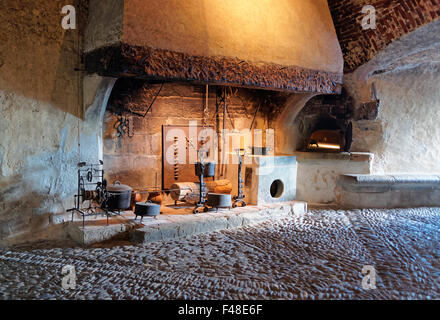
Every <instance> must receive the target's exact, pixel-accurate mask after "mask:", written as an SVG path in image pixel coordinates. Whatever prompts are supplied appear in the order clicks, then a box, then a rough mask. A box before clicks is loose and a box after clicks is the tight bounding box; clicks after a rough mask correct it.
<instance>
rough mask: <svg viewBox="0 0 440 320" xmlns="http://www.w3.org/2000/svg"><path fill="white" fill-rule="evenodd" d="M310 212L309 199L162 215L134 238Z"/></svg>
mask: <svg viewBox="0 0 440 320" xmlns="http://www.w3.org/2000/svg"><path fill="white" fill-rule="evenodd" d="M306 212H307V203H306V202H301V201H290V202H283V203H276V204H267V205H262V206H258V207H256V206H248V207H244V208H235V209H232V210H224V211H223V210H219V211H218V212H215V211H214V212H207V213H200V214H197V215H174V216H163V217H162V216H161V218H162V219H161V220H156V221H154V220H150V223H149V224H147V225H146V226H145V227H143V228H139V229H136V230H133V231H132V232H131V235H130V240H131V241H133V242H135V243H149V242H155V241H162V240H167V239H175V238H181V237H187V236H192V235H197V234H202V233H208V232H214V231H220V230H225V229H232V228H238V227H244V226H249V225H254V224H258V223H262V222H264V221H268V220H274V219H283V218H287V217H290V216H292V215H295V214H304V213H306Z"/></svg>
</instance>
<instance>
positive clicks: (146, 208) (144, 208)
mask: <svg viewBox="0 0 440 320" xmlns="http://www.w3.org/2000/svg"><path fill="white" fill-rule="evenodd" d="M134 214H135V215H136V218H135V219H137V217H138V216H140V217H141V221H142V218H143V217H145V216H147V217H155V216H158V215H159V214H160V205H159V204H155V203H151V202H136V206H135V207H134Z"/></svg>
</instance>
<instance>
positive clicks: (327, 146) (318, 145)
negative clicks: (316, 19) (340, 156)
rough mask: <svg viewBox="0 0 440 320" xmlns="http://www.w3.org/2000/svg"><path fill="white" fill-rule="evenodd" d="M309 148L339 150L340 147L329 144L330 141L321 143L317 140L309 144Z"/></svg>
mask: <svg viewBox="0 0 440 320" xmlns="http://www.w3.org/2000/svg"><path fill="white" fill-rule="evenodd" d="M309 148H311V149H333V150H340V149H341V147H340V146H339V145H337V144H330V143H321V142H318V143H316V144H311V145H310V146H309Z"/></svg>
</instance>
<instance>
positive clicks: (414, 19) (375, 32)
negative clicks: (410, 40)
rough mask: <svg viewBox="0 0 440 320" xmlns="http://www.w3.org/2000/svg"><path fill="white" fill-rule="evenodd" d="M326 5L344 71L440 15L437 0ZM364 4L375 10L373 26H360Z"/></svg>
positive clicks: (333, 1) (333, 0)
mask: <svg viewBox="0 0 440 320" xmlns="http://www.w3.org/2000/svg"><path fill="white" fill-rule="evenodd" d="M328 4H329V7H330V11H331V14H332V17H333V21H334V24H335V28H336V33H337V35H338V39H339V42H340V44H341V49H342V52H343V55H344V61H345V63H344V65H345V66H344V69H345V72H352V71H354V70H356V69H357V68H358V67H359V66H361V65H363V64H365V63H367V62H368V61H370V60H371V59H372V58H374V57H375V56H376V55H377V54H378V53H379V52H381V51H382V50H383V49H385V48H386V47H387V46H388V45H389V44H391V43H392V42H394V41H396V40H397V39H400V38H401V37H402V36H404V35H406V34H408V33H411V32H412V31H414V30H416V29H418V28H420V27H422V26H424V25H427V24H429V23H430V22H433V21H435V20H438V19H439V18H440V0H328ZM365 5H372V6H374V7H375V9H376V16H377V21H376V24H377V28H376V29H370V30H363V29H362V26H361V22H362V19H363V17H364V16H365V15H364V14H363V13H362V8H363V7H364V6H365Z"/></svg>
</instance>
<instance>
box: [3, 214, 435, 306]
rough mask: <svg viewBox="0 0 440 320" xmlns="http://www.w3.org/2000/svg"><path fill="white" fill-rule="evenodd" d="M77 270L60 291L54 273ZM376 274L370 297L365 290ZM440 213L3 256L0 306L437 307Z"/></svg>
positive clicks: (309, 218) (328, 219)
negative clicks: (263, 303) (342, 303)
mask: <svg viewBox="0 0 440 320" xmlns="http://www.w3.org/2000/svg"><path fill="white" fill-rule="evenodd" d="M66 264H70V265H73V266H75V269H76V275H77V280H76V289H69V290H66V289H63V288H62V286H61V282H62V277H63V274H62V273H61V269H62V267H63V266H64V265H66ZM365 265H371V266H374V267H375V269H376V271H377V279H376V287H377V288H376V289H372V290H364V289H363V288H362V277H363V274H362V268H363V267H364V266H365ZM439 283H440V208H418V209H396V210H349V211H335V210H313V211H310V212H308V213H307V214H303V215H297V216H295V217H292V218H289V219H284V220H278V221H276V222H266V223H264V224H261V225H258V226H253V227H246V228H240V229H235V230H226V231H222V232H215V233H211V234H205V235H199V236H194V237H190V238H185V239H179V240H170V241H166V242H157V243H152V244H148V245H142V246H131V245H126V246H114V247H102V248H88V249H84V248H46V249H44V248H27V249H23V248H21V249H17V248H15V249H14V248H8V249H0V298H1V299H289V300H290V299H440V288H439Z"/></svg>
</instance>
